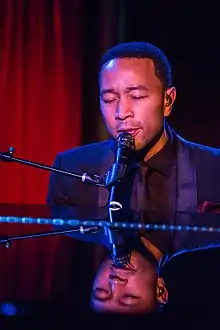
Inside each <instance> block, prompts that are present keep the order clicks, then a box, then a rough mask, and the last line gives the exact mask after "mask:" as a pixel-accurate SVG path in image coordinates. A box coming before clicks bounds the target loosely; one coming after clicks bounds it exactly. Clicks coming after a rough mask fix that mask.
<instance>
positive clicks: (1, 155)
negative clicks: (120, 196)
mask: <svg viewBox="0 0 220 330" xmlns="http://www.w3.org/2000/svg"><path fill="white" fill-rule="evenodd" d="M14 152H15V149H14V148H13V147H10V148H9V149H8V152H0V159H1V160H2V161H6V162H12V161H14V162H18V163H21V164H24V165H27V166H32V167H36V168H40V169H42V170H46V171H51V172H56V173H58V174H63V175H68V176H71V177H74V178H77V179H80V180H81V181H82V182H84V183H88V184H95V185H96V186H99V187H107V185H105V183H104V178H102V177H101V176H99V175H96V174H94V175H90V174H88V173H83V174H82V175H81V174H78V173H74V172H69V171H64V170H60V169H58V168H55V167H51V166H48V165H44V164H40V163H36V162H33V161H30V160H26V159H22V158H17V157H14V156H13V155H14ZM111 184H112V183H111ZM99 229H100V228H99V227H98V226H94V227H90V228H84V227H83V226H80V227H79V228H74V229H73V228H72V229H64V230H57V231H56V230H55V231H48V232H41V233H34V234H29V235H19V236H11V237H0V244H1V243H2V244H3V245H4V246H5V247H6V248H10V247H11V241H14V240H22V239H30V238H36V237H42V236H54V235H60V234H68V233H71V232H80V233H81V234H86V233H90V234H91V233H92V234H94V233H96V232H98V231H99Z"/></svg>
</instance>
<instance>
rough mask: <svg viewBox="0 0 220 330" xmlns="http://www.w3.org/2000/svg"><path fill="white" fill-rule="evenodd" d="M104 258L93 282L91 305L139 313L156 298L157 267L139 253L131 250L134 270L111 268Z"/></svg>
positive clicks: (99, 309) (97, 307)
mask: <svg viewBox="0 0 220 330" xmlns="http://www.w3.org/2000/svg"><path fill="white" fill-rule="evenodd" d="M111 264H112V261H111V260H110V259H106V260H105V261H104V262H103V264H102V266H101V268H100V270H99V272H98V274H97V276H96V279H95V281H94V284H93V292H92V298H91V299H92V301H91V302H92V306H93V309H95V310H96V311H101V312H120V313H141V312H148V311H150V310H151V309H152V308H153V307H154V304H155V301H156V281H157V273H156V269H155V268H154V267H153V266H152V265H151V264H150V263H149V262H148V261H147V260H146V259H145V258H144V257H142V256H141V255H140V254H139V253H137V252H133V253H132V257H131V264H132V265H133V266H134V270H133V271H132V270H125V269H114V268H113V267H112V265H111Z"/></svg>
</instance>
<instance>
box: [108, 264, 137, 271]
mask: <svg viewBox="0 0 220 330" xmlns="http://www.w3.org/2000/svg"><path fill="white" fill-rule="evenodd" d="M111 268H112V270H113V271H114V272H116V273H120V272H121V273H127V272H135V271H136V269H135V268H134V267H133V266H132V265H127V266H126V267H124V268H117V267H114V265H112V266H111Z"/></svg>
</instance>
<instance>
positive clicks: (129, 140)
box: [104, 132, 135, 187]
mask: <svg viewBox="0 0 220 330" xmlns="http://www.w3.org/2000/svg"><path fill="white" fill-rule="evenodd" d="M134 151H135V143H134V138H133V136H132V134H130V133H128V132H122V133H120V134H119V135H118V138H117V140H116V147H115V162H114V164H113V166H112V168H111V169H110V170H109V171H108V172H107V174H106V175H105V179H104V180H105V186H106V187H111V186H113V185H115V184H116V183H118V182H120V181H121V179H123V177H124V176H125V172H126V170H127V167H128V165H129V164H130V162H131V160H132V158H133V157H134Z"/></svg>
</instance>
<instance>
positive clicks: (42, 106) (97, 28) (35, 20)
mask: <svg viewBox="0 0 220 330" xmlns="http://www.w3.org/2000/svg"><path fill="white" fill-rule="evenodd" d="M117 7H118V1H111V0H108V1H104V2H103V1H101V0H96V1H94V2H93V5H92V7H90V6H88V2H87V1H82V0H65V1H61V0H37V1H36V0H28V1H26V0H2V1H0V109H1V111H0V121H1V129H0V151H2V152H7V150H8V148H9V147H11V146H13V147H14V148H15V154H14V156H15V157H18V158H24V159H26V160H30V161H34V162H37V163H42V164H45V165H52V164H53V161H54V159H55V156H56V154H57V153H58V152H61V151H64V150H66V149H70V148H73V147H76V146H79V145H80V144H82V143H86V142H92V141H93V140H94V139H95V140H96V141H97V140H100V139H102V138H104V137H105V136H106V135H104V134H106V133H105V132H103V126H100V125H102V123H101V121H100V114H99V106H98V102H97V101H98V98H97V96H98V94H97V87H98V81H97V70H98V65H99V60H100V56H101V54H102V53H103V51H104V50H105V49H107V48H108V47H109V46H110V45H111V44H112V43H113V42H116V40H114V41H113V40H112V38H114V37H116V35H117V28H118V27H117V18H116V17H117V15H118V11H117V10H116V9H117ZM95 81H97V84H95ZM84 109H86V111H84ZM91 120H92V121H93V129H91ZM86 122H89V126H88V124H87V123H86ZM100 123H101V124H100ZM99 127H101V128H100V129H99ZM88 128H89V129H90V131H89V129H88ZM48 180H49V172H46V171H43V170H41V169H37V168H33V167H28V166H25V165H21V164H19V163H15V162H12V163H9V162H7V163H5V162H0V182H1V185H0V187H1V189H0V203H1V204H2V203H16V204H27V205H33V204H35V205H36V204H37V205H38V204H44V203H45V200H46V194H47V186H48ZM8 215H9V214H8ZM0 216H1V214H0ZM50 229H51V227H50V226H42V225H22V224H4V223H1V224H0V236H1V235H9V236H10V235H20V234H27V233H36V232H39V231H46V230H50ZM97 251H99V252H100V248H99V247H96V246H94V245H92V244H89V243H83V242H79V241H74V240H73V239H71V238H69V237H67V236H56V237H55V236H54V237H44V238H37V239H29V240H23V241H16V242H15V241H14V242H13V244H12V249H10V250H6V249H5V248H4V246H0V266H1V267H0V302H1V301H13V302H16V301H20V302H24V303H25V302H26V303H28V304H31V303H33V304H36V303H38V302H42V303H47V302H49V303H55V304H56V303H57V302H59V304H57V305H60V304H62V305H65V304H66V305H68V306H71V304H72V303H73V304H75V305H78V306H79V305H80V304H81V303H82V304H84V303H86V302H85V299H84V297H88V295H89V293H90V288H91V281H92V277H93V275H94V273H93V270H94V271H95V270H96V268H97V266H98V264H99V260H100V259H99V257H97V256H98V255H99V256H100V258H101V257H102V254H97ZM94 255H95V256H96V257H94ZM41 306H42V305H41Z"/></svg>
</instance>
